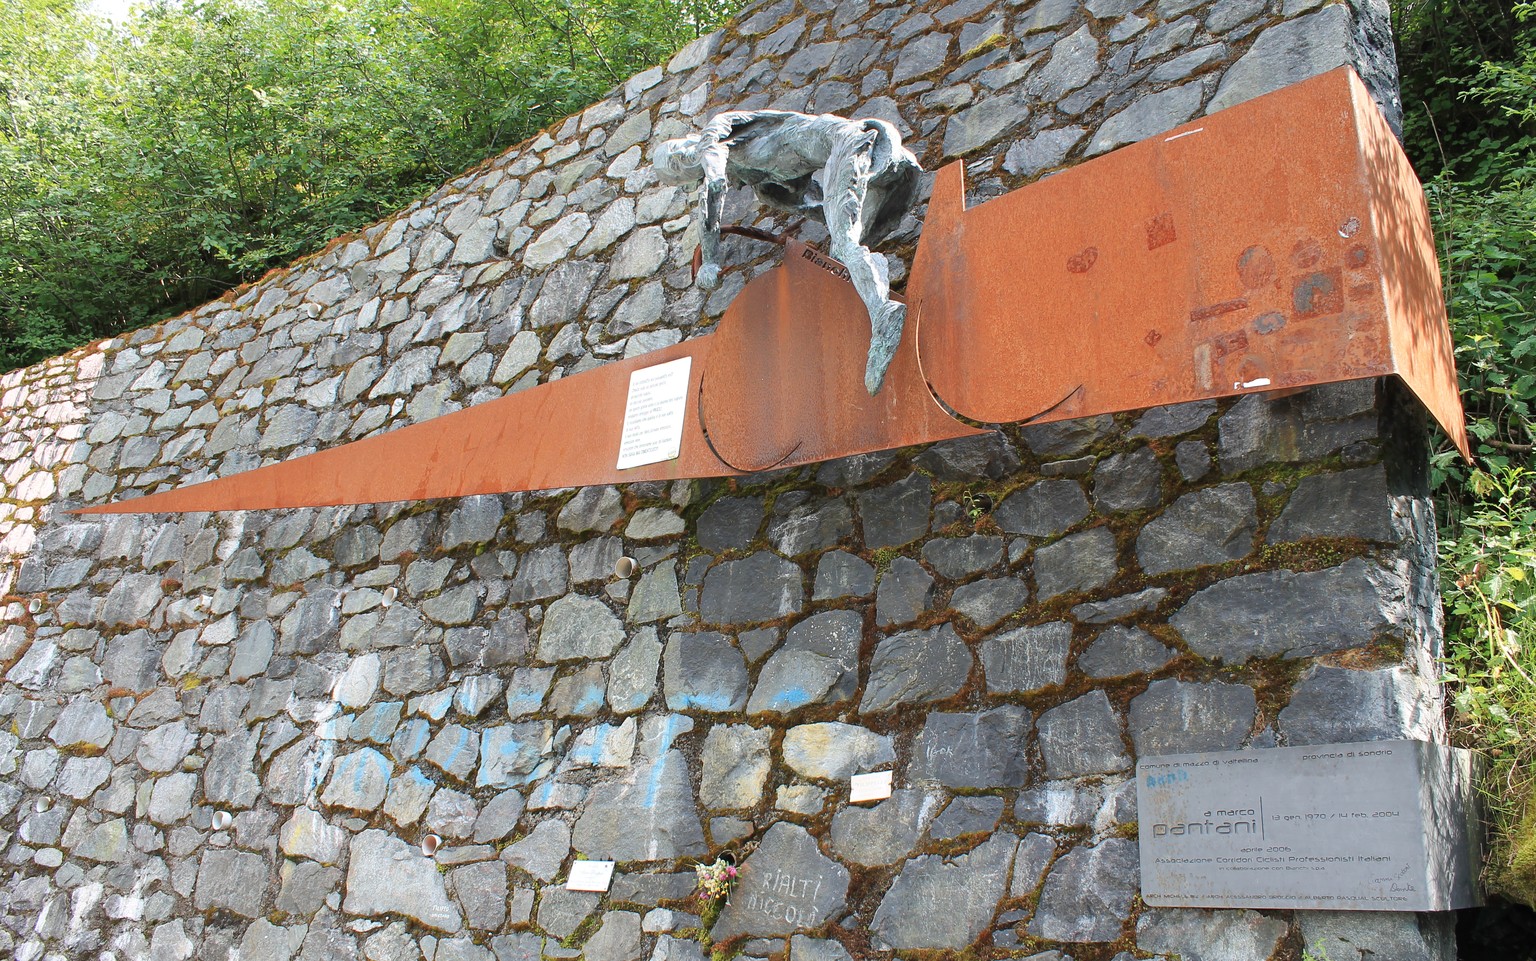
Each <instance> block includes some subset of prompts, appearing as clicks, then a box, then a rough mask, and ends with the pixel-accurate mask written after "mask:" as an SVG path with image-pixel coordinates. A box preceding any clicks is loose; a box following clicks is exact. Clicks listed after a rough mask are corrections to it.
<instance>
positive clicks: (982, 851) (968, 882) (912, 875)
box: [870, 834, 1018, 951]
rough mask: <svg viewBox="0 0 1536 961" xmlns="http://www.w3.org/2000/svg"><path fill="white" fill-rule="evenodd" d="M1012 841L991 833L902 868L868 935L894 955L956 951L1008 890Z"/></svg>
mask: <svg viewBox="0 0 1536 961" xmlns="http://www.w3.org/2000/svg"><path fill="white" fill-rule="evenodd" d="M1017 846H1018V838H1016V837H1014V836H1013V835H1011V834H997V835H994V836H993V837H992V838H991V839H990V840H988V841H987V842H986V843H984V844H982V845H981V846H979V847H977V848H974V849H972V850H971V851H970V852H969V853H967V854H962V855H960V856H959V857H956V858H953V859H951V860H948V861H946V860H945V859H944V858H943V857H941V856H939V855H937V854H929V855H924V856H922V857H918V858H913V859H912V860H910V861H908V862H907V863H906V864H905V865H903V866H902V869H901V873H900V874H898V875H897V876H896V879H895V880H894V881H893V882H891V886H890V890H889V891H887V892H886V895H885V897H884V898H883V899H882V900H881V901H880V907H879V908H877V909H876V910H875V917H874V920H873V921H872V922H871V924H870V932H871V933H872V934H874V935H875V936H876V937H877V938H879V939H880V940H881V941H883V942H885V943H886V944H888V945H890V946H891V947H892V948H895V949H896V950H898V951H914V950H943V949H950V950H956V951H958V950H961V949H963V948H966V947H969V946H970V945H972V944H974V943H975V942H976V940H977V939H978V938H980V937H981V934H982V932H983V931H985V930H986V929H987V926H988V925H989V924H990V923H991V922H992V916H993V915H994V914H996V912H997V904H998V902H999V901H1001V900H1002V899H1003V897H1004V896H1005V895H1006V894H1007V892H1008V872H1009V870H1010V869H1011V868H1012V866H1013V854H1014V849H1015V848H1016V847H1017Z"/></svg>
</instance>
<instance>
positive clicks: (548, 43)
mask: <svg viewBox="0 0 1536 961" xmlns="http://www.w3.org/2000/svg"><path fill="white" fill-rule="evenodd" d="M731 3H732V0H575V2H570V0H561V2H555V0H356V2H355V3H343V2H338V0H331V2H327V0H198V2H193V3H179V2H175V0H162V2H160V3H158V4H156V5H151V6H146V7H140V8H137V9H136V10H135V11H134V13H133V14H132V15H131V16H130V17H129V18H128V20H127V21H126V22H124V23H122V24H113V23H111V22H108V21H105V20H102V19H99V18H96V17H94V16H90V15H84V14H82V13H81V12H80V11H79V10H78V9H77V8H76V6H75V4H74V2H73V0H0V369H9V368H11V367H15V366H20V365H24V364H28V363H32V362H35V361H37V360H39V359H42V358H43V357H46V356H49V355H51V354H55V353H58V352H60V351H63V350H65V349H67V348H69V347H71V346H74V345H75V344H78V343H82V342H84V341H87V340H90V339H92V338H95V337H102V336H107V335H110V334H113V333H117V332H119V331H122V330H125V329H129V328H132V327H135V326H139V325H142V324H145V323H148V322H151V321H153V320H156V319H159V318H161V317H164V316H166V315H168V314H170V313H173V312H176V311H179V310H184V309H187V308H188V307H191V306H194V305H196V304H198V303H201V302H203V301H205V300H207V299H209V298H211V297H214V296H217V295H218V294H219V293H221V292H223V291H224V290H227V289H229V288H230V287H232V286H235V285H237V284H240V283H242V282H244V281H248V280H251V279H253V278H255V277H257V276H259V275H260V274H261V273H263V272H264V271H266V270H267V269H270V268H271V267H274V266H278V265H281V264H284V263H287V262H289V261H291V260H292V259H293V258H295V257H297V256H299V255H302V254H304V253H307V252H309V251H312V250H315V249H317V248H319V247H320V246H323V245H324V243H325V242H326V241H328V240H329V239H331V238H333V237H335V236H337V235H339V234H341V233H345V232H347V231H349V230H353V229H356V228H358V227H360V226H363V225H365V224H368V223H370V222H372V221H374V220H377V219H379V218H380V217H382V216H385V215H387V214H388V213H390V212H391V211H393V210H395V209H398V208H399V207H400V206H402V205H404V204H405V203H407V202H409V201H410V200H411V199H413V198H414V197H417V196H419V195H421V194H423V193H426V192H428V191H430V190H431V189H433V188H435V187H436V186H437V185H438V184H440V183H441V182H443V181H444V180H446V179H448V178H450V177H452V176H453V175H455V174H456V173H458V172H459V171H461V170H463V169H464V168H466V167H468V166H469V165H471V164H473V163H475V162H478V161H480V160H482V159H484V158H486V157H489V156H492V155H494V154H495V153H497V152H499V151H500V150H502V149H505V148H506V147H508V146H510V145H511V144H514V143H516V142H518V141H520V140H523V139H524V138H526V137H528V136H529V135H531V134H532V133H534V132H536V131H537V130H539V129H540V128H541V127H543V126H545V125H546V124H549V123H551V122H553V121H555V120H558V119H560V118H562V117H564V116H566V115H567V114H569V113H572V112H574V111H576V110H578V109H580V108H581V107H583V106H585V105H586V104H588V103H591V102H592V101H594V100H596V99H598V98H599V97H600V96H601V95H602V94H603V93H604V91H606V90H607V89H608V88H610V87H612V86H613V85H614V84H616V83H619V82H621V81H622V80H624V79H625V78H627V77H629V76H630V75H631V74H633V73H635V72H638V71H639V70H641V69H643V68H645V67H646V66H648V65H650V64H652V63H655V62H659V61H661V60H663V59H665V58H666V57H667V56H668V55H670V53H671V51H673V50H674V49H676V48H677V47H679V46H681V45H683V44H684V43H686V42H687V41H689V40H691V39H693V38H694V37H695V36H697V35H699V34H700V33H701V32H703V31H706V30H708V29H710V28H711V27H712V26H713V24H714V23H715V22H716V21H718V20H719V19H720V18H721V17H723V16H724V15H725V14H727V13H728V12H729V9H730V6H731Z"/></svg>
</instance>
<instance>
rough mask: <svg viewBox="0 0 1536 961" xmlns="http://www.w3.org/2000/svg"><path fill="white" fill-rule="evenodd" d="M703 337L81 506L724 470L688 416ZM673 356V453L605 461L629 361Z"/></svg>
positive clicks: (447, 492)
mask: <svg viewBox="0 0 1536 961" xmlns="http://www.w3.org/2000/svg"><path fill="white" fill-rule="evenodd" d="M711 343H712V339H711V338H708V337H701V338H698V339H696V340H691V341H685V342H683V343H681V344H674V345H673V346H671V347H666V348H663V349H661V350H657V351H653V352H652V353H649V354H646V355H644V356H641V357H635V358H631V359H630V360H624V361H616V362H614V363H611V364H607V365H604V366H602V367H598V368H596V369H594V370H590V371H586V372H585V373H582V374H578V375H576V376H574V377H568V378H563V379H561V380H557V381H555V382H554V383H550V384H541V385H540V386H538V387H534V388H532V389H530V390H526V391H522V392H521V393H517V394H512V395H510V396H507V397H502V398H500V399H499V400H493V401H490V402H488V403H485V404H480V405H479V406H476V407H471V408H469V409H468V410H462V411H458V412H456V413H453V414H447V415H445V416H443V417H438V418H435V419H433V420H429V421H426V422H424V423H421V424H414V425H412V426H410V427H403V428H401V429H400V430H396V431H391V432H389V433H387V434H380V435H378V436H376V437H369V438H366V439H364V440H360V441H355V442H353V443H350V444H344V445H342V446H340V447H335V448H332V449H330V450H324V451H320V452H318V453H314V454H309V455H306V456H304V457H297V458H294V459H293V460H290V461H284V462H283V463H280V464H272V465H269V466H267V467H260V468H257V469H256V470H252V471H246V472H245V473H243V474H236V475H234V476H233V477H223V478H219V479H217V480H211V481H205V482H203V483H201V484H193V485H190V486H188V487H182V488H178V489H176V490H171V491H165V492H163V493H158V494H151V495H149V496H147V497H141V498H138V499H136V500H128V501H121V502H118V503H115V504H107V505H104V506H101V507H91V508H87V509H86V510H84V511H82V513H92V514H101V513H153V512H159V511H211V510H224V511H228V510H252V509H257V508H272V507H323V506H328V505H334V504H371V503H379V502H385V501H408V500H421V499H425V498H431V497H460V496H465V495H469V494H492V493H505V492H509V491H523V490H544V489H549V488H555V487H577V486H585V485H589V484H611V483H616V482H618V481H642V480H666V479H671V478H678V477H711V476H717V475H720V474H728V473H733V472H732V471H731V470H730V468H727V467H726V466H725V465H723V464H722V463H720V461H719V459H718V458H716V457H715V456H714V455H713V454H712V453H710V451H709V447H708V445H707V444H705V443H704V439H703V435H702V433H701V432H700V431H699V428H698V415H697V403H698V385H699V378H700V376H701V374H702V372H703V370H704V368H705V367H706V366H707V365H708V362H709V348H710V346H711ZM684 356H690V357H692V358H693V365H692V369H691V370H690V371H689V380H690V384H689V386H690V391H689V399H688V405H687V410H686V412H685V417H684V422H683V423H684V427H683V442H682V448H681V453H680V455H679V456H678V458H677V459H676V460H671V461H665V462H662V463H657V464H649V465H646V466H644V467H635V468H631V469H629V470H624V471H620V470H618V469H616V467H615V466H614V465H615V464H616V463H617V459H618V450H619V436H620V434H621V432H622V429H623V423H624V405H625V400H626V398H627V396H628V392H629V375H630V373H631V372H632V371H634V370H639V369H642V368H646V367H651V366H654V365H656V364H660V363H665V362H667V361H670V360H676V359H678V358H680V357H684Z"/></svg>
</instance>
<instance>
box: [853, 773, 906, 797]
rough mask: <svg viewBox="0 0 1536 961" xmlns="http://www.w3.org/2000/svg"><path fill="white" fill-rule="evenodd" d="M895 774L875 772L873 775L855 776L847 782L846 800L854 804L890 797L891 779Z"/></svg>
mask: <svg viewBox="0 0 1536 961" xmlns="http://www.w3.org/2000/svg"><path fill="white" fill-rule="evenodd" d="M895 773H896V772H894V771H876V772H874V773H873V774H855V775H854V776H853V777H852V778H851V779H850V780H849V782H848V800H849V801H850V802H852V803H854V804H858V803H860V802H862V801H883V800H885V799H886V798H888V797H890V796H891V777H892V775H894V774H895Z"/></svg>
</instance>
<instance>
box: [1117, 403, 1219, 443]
mask: <svg viewBox="0 0 1536 961" xmlns="http://www.w3.org/2000/svg"><path fill="white" fill-rule="evenodd" d="M1214 413H1216V402H1215V401H1214V400H1196V401H1190V402H1189V403H1186V404H1168V405H1167V406H1164V407H1153V408H1151V409H1150V410H1148V411H1147V412H1146V413H1144V414H1142V415H1141V417H1140V419H1138V420H1137V421H1136V426H1134V427H1132V428H1131V434H1130V436H1131V437H1151V438H1159V437H1177V436H1179V435H1180V434H1188V433H1189V432H1191V431H1195V430H1199V429H1200V428H1201V427H1204V426H1205V423H1206V421H1208V420H1210V419H1211V415H1212V414H1214Z"/></svg>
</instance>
